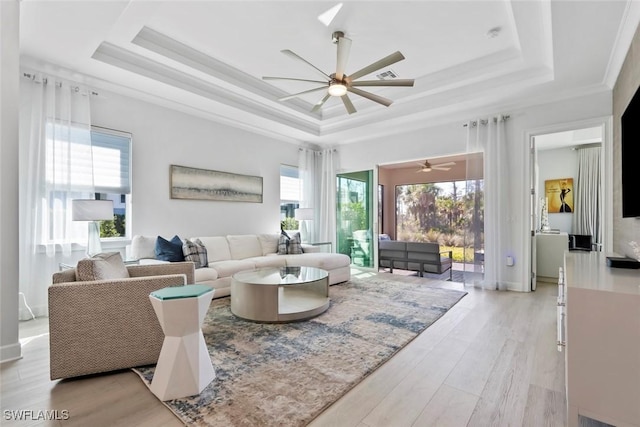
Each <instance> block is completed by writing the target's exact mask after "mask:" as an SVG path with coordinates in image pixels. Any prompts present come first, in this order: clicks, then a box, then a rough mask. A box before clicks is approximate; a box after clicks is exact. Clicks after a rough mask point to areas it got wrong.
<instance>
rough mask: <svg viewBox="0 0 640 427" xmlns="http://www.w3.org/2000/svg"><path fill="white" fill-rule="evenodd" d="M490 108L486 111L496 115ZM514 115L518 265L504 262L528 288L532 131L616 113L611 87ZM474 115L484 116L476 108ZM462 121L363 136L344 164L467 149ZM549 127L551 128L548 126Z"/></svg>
mask: <svg viewBox="0 0 640 427" xmlns="http://www.w3.org/2000/svg"><path fill="white" fill-rule="evenodd" d="M495 113H496V112H495V111H486V112H485V114H483V115H482V116H484V117H486V116H491V115H494V114H495ZM501 113H506V114H509V115H510V116H511V118H510V119H509V120H508V122H507V125H506V127H507V141H508V148H509V149H508V159H509V170H510V172H509V176H508V177H505V178H506V179H507V180H508V182H509V200H510V206H508V207H505V208H506V209H508V215H507V224H504V226H505V227H508V230H509V232H510V234H511V239H510V240H511V245H510V246H511V248H510V251H509V252H510V253H511V254H513V256H514V258H515V265H514V266H513V267H507V266H503V268H504V277H506V280H507V281H508V285H509V289H512V290H520V291H527V290H528V288H529V285H528V277H529V271H530V263H529V262H530V261H529V257H530V249H529V248H530V241H529V240H530V237H529V212H530V201H529V155H528V152H529V150H528V146H529V141H527V136H526V135H527V132H534V131H535V130H539V129H546V128H552V127H554V126H559V125H561V124H563V123H572V122H579V121H581V120H586V119H591V118H599V117H606V116H610V115H611V92H610V91H603V92H598V93H595V94H591V95H586V96H582V97H577V98H572V99H568V100H563V101H559V102H554V103H549V104H543V105H537V106H534V107H530V108H527V109H522V110H512V111H501ZM468 117H469V119H472V118H477V117H481V115H480V114H479V113H478V112H475V111H474V112H470V113H469V116H468ZM462 125H463V123H462V122H453V123H449V124H445V125H439V126H436V127H432V128H427V129H422V130H419V131H413V132H410V133H406V134H402V135H396V136H393V137H385V138H379V139H374V140H368V141H362V142H359V143H356V144H349V145H345V146H343V147H341V148H340V165H341V168H342V169H343V170H348V171H357V170H362V169H373V168H374V167H375V165H376V164H384V163H393V162H401V161H405V160H409V159H417V158H418V159H419V158H429V157H439V156H446V155H451V154H459V153H462V152H464V151H465V147H466V131H465V128H463V127H462ZM547 133H548V132H547Z"/></svg>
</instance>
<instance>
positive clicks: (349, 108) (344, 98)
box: [340, 95, 356, 114]
mask: <svg viewBox="0 0 640 427" xmlns="http://www.w3.org/2000/svg"><path fill="white" fill-rule="evenodd" d="M340 98H342V103H343V104H344V108H346V109H347V113H349V114H353V113H355V112H356V107H354V106H353V103H352V102H351V100H350V99H349V96H348V95H342V96H341V97H340Z"/></svg>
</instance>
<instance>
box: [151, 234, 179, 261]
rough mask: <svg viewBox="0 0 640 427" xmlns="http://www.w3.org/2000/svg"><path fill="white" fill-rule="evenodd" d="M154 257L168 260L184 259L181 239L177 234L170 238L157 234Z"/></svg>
mask: <svg viewBox="0 0 640 427" xmlns="http://www.w3.org/2000/svg"><path fill="white" fill-rule="evenodd" d="M156 259H159V260H162V261H169V262H180V261H184V254H183V253H182V240H180V238H179V237H178V236H173V239H171V240H167V239H165V238H163V237H161V236H158V238H157V239H156Z"/></svg>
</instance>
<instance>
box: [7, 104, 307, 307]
mask: <svg viewBox="0 0 640 427" xmlns="http://www.w3.org/2000/svg"><path fill="white" fill-rule="evenodd" d="M91 121H92V123H93V124H94V125H97V126H102V127H106V128H110V129H115V130H118V131H124V132H130V133H131V134H132V138H133V154H132V160H133V166H132V168H133V179H132V196H131V199H132V209H131V210H132V212H131V214H132V235H135V234H142V235H150V236H156V235H162V236H164V237H167V238H171V237H173V236H174V235H176V234H177V235H178V236H180V237H197V236H217V235H223V236H224V235H228V234H253V233H279V232H280V164H281V163H284V164H289V165H297V164H298V146H297V145H294V144H290V143H287V142H282V141H277V140H274V139H269V138H267V137H264V136H260V135H257V134H253V133H250V132H247V131H243V130H239V129H235V128H231V127H229V126H225V125H222V124H219V123H214V122H211V121H208V120H205V119H201V118H197V117H193V116H190V115H187V114H183V113H180V112H177V111H174V110H170V109H167V108H164V107H160V106H157V105H153V104H149V103H146V102H143V101H139V100H136V99H133V98H128V97H124V96H121V95H117V94H114V93H108V92H105V91H100V95H99V96H97V97H93V98H92V102H91ZM172 164H175V165H182V166H190V167H195V168H202V169H212V170H218V171H225V172H233V173H239V174H245V175H254V176H261V177H263V203H241V202H217V201H203V200H172V199H170V197H169V194H170V193H169V186H170V184H169V169H170V165H172ZM20 179H29V177H28V176H21V177H20ZM3 203H4V202H3ZM16 206H17V204H16ZM126 243H128V242H121V243H119V244H107V245H105V244H103V249H104V250H111V251H113V250H118V251H120V252H122V253H123V255H124V246H125V244H126ZM37 256H38V258H39V259H38V261H37V265H39V266H40V271H39V272H38V280H40V281H42V282H43V283H47V284H48V283H51V275H52V274H53V273H54V272H55V271H57V268H58V263H59V262H67V263H70V264H73V263H75V262H76V261H77V260H78V259H80V258H82V257H83V256H84V249H82V248H80V249H78V250H76V251H74V252H72V254H71V256H69V257H68V258H65V257H63V256H62V255H61V254H58V255H56V256H55V257H53V258H48V257H47V256H46V255H45V254H44V253H42V254H38V255H37ZM28 303H29V304H30V306H31V308H32V309H33V311H34V312H35V313H36V315H40V314H43V313H46V304H47V302H46V295H41V296H40V297H39V298H38V297H30V298H29V301H28ZM20 308H21V318H23V319H24V318H28V312H26V310H25V307H24V306H23V305H21V307H20Z"/></svg>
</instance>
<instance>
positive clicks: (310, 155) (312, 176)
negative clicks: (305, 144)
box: [298, 148, 320, 242]
mask: <svg viewBox="0 0 640 427" xmlns="http://www.w3.org/2000/svg"><path fill="white" fill-rule="evenodd" d="M319 158H320V153H319V152H318V151H316V150H312V149H310V148H301V149H300V152H299V158H298V173H299V177H300V207H301V208H311V209H313V216H314V218H313V221H311V223H310V224H307V236H308V237H307V240H308V241H309V242H317V241H318V219H319V218H320V214H319V211H318V208H319V206H320V203H319V201H320V191H319V190H316V186H317V184H318V178H317V176H318V167H319V164H320V162H319Z"/></svg>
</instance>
